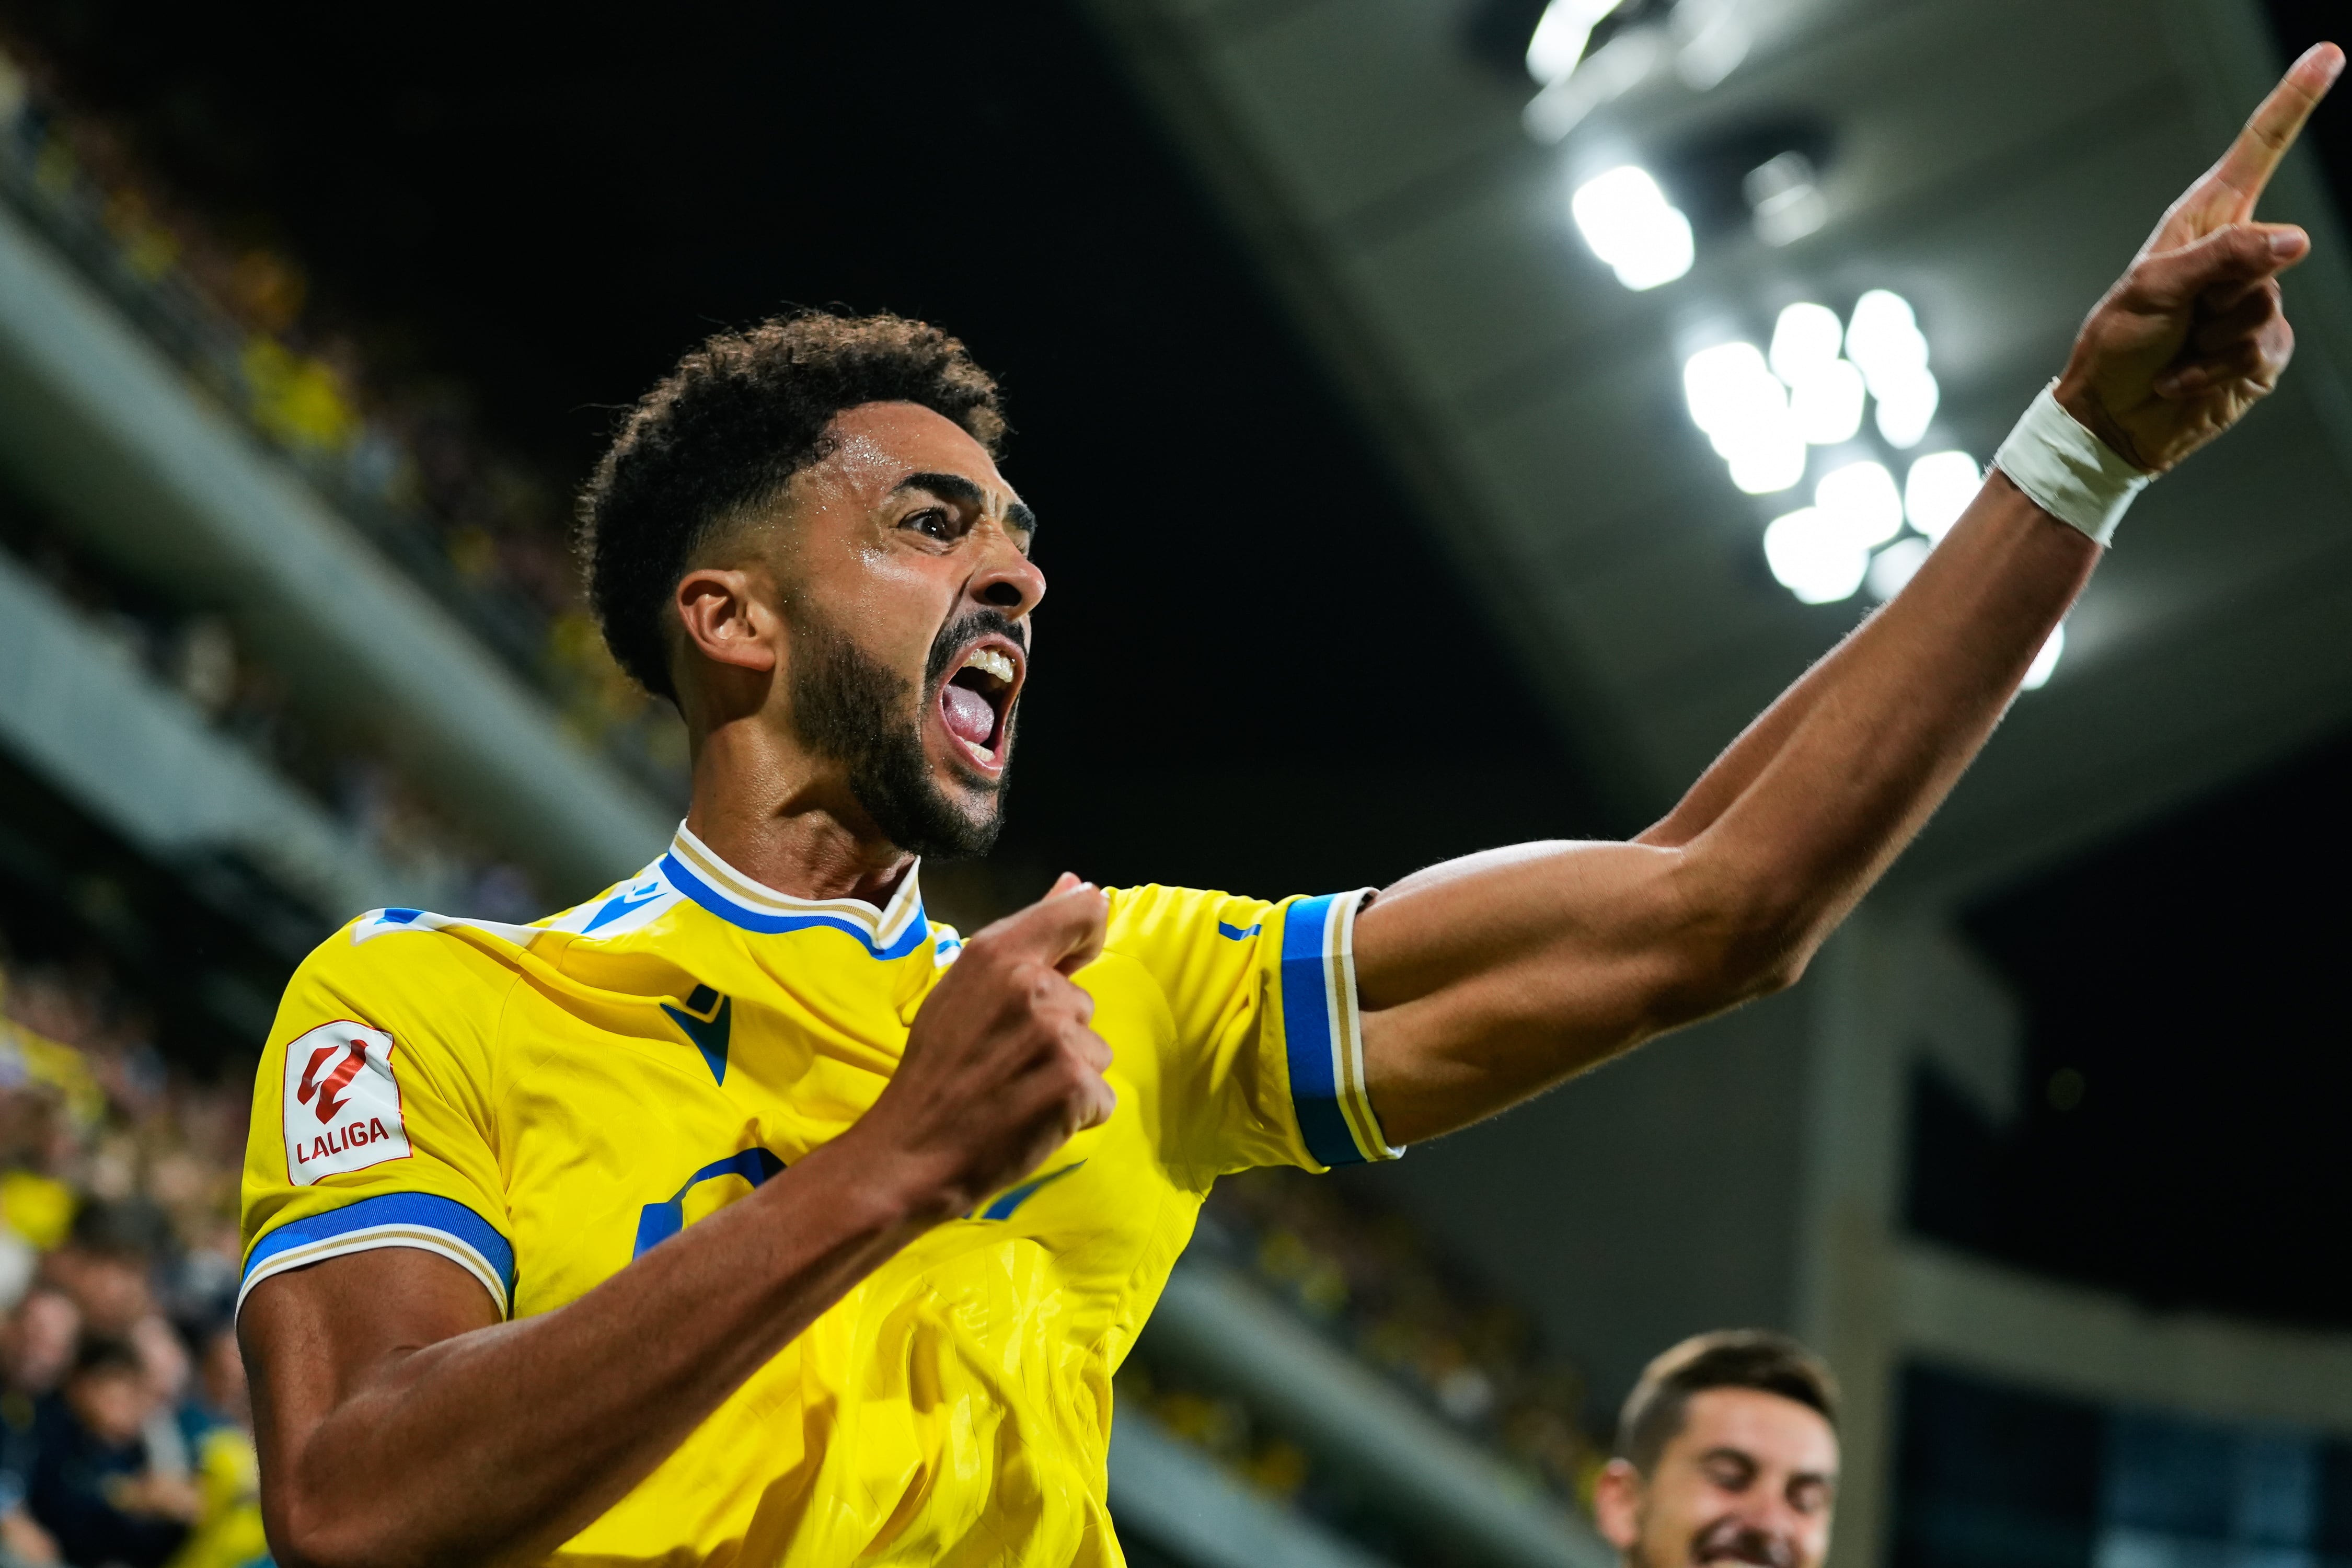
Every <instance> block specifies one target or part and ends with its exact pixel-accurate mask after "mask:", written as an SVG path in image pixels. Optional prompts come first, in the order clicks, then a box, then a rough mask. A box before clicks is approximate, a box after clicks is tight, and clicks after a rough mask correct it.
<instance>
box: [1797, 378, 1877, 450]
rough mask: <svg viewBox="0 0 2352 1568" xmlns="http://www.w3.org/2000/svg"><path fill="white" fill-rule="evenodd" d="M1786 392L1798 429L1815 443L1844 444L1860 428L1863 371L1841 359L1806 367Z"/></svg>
mask: <svg viewBox="0 0 2352 1568" xmlns="http://www.w3.org/2000/svg"><path fill="white" fill-rule="evenodd" d="M1789 393H1790V396H1789V407H1790V412H1791V413H1793V414H1794V415H1795V416H1796V419H1797V428H1798V430H1799V432H1800V433H1801V434H1802V435H1803V437H1804V438H1805V439H1806V440H1807V441H1809V442H1811V443H1812V444H1813V445H1814V446H1816V447H1837V446H1843V444H1844V443H1846V442H1848V441H1851V440H1853V437H1854V434H1855V433H1856V432H1857V431H1859V430H1860V429H1861V428H1862V403H1863V396H1862V394H1863V380H1862V372H1860V371H1858V370H1856V369H1854V367H1853V365H1852V364H1851V363H1848V362H1846V361H1844V360H1842V359H1833V360H1831V361H1830V362H1829V363H1826V364H1817V365H1811V366H1809V367H1807V368H1806V369H1805V371H1804V372H1803V374H1801V375H1799V376H1798V377H1797V378H1796V379H1795V380H1794V381H1791V382H1790V384H1789Z"/></svg>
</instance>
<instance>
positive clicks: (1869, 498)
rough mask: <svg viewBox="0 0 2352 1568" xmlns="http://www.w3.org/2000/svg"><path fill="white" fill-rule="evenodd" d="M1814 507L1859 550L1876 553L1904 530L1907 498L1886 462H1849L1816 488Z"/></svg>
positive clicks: (1825, 477)
mask: <svg viewBox="0 0 2352 1568" xmlns="http://www.w3.org/2000/svg"><path fill="white" fill-rule="evenodd" d="M1813 505H1814V507H1815V508H1816V509H1817V510H1819V511H1820V512H1821V513H1822V516H1824V517H1828V518H1832V519H1834V520H1836V521H1837V523H1838V526H1840V527H1841V528H1843V529H1844V530H1846V531H1847V533H1848V534H1849V535H1850V536H1851V537H1852V538H1853V543H1854V546H1855V548H1857V549H1859V550H1864V551H1868V550H1874V549H1875V548H1877V547H1878V546H1879V545H1882V544H1884V543H1885V542H1887V541H1888V540H1890V539H1892V538H1894V537H1895V535H1896V534H1898V533H1900V532H1902V531H1903V497H1902V495H1901V493H1900V492H1899V491H1897V490H1896V489H1895V476H1894V475H1893V474H1890V473H1888V472H1887V471H1886V466H1885V464H1883V463H1874V462H1868V461H1864V462H1859V463H1848V464H1846V465H1845V466H1844V467H1843V468H1838V469H1835V470H1833V471H1832V472H1830V473H1827V474H1824V475H1822V481H1821V483H1819V484H1817V485H1815V486H1814V487H1813Z"/></svg>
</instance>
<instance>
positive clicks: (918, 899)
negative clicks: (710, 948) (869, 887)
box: [661, 822, 930, 958]
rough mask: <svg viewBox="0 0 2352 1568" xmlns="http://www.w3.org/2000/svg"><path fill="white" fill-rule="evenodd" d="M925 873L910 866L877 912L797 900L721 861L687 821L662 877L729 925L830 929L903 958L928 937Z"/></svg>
mask: <svg viewBox="0 0 2352 1568" xmlns="http://www.w3.org/2000/svg"><path fill="white" fill-rule="evenodd" d="M921 871H922V864H921V862H920V861H918V862H916V863H915V864H913V865H911V866H908V868H907V875H906V877H905V878H904V879H902V880H901V881H900V882H899V884H898V892H897V893H895V894H894V895H892V897H891V900H890V901H889V903H887V904H886V905H885V906H883V907H882V908H881V909H879V910H877V909H876V908H875V907H874V906H873V905H872V904H869V903H866V902H865V901H863V900H858V899H796V898H793V896H792V895H791V894H790V893H780V892H778V891H776V890H775V889H773V888H771V887H768V886H766V885H765V884H763V883H760V882H755V881H753V880H752V879H751V878H749V877H747V876H745V875H743V873H742V872H740V871H738V870H737V869H735V868H734V867H732V866H730V865H729V864H728V863H727V862H726V861H724V860H722V859H720V858H719V857H718V856H717V855H716V854H714V853H713V852H712V850H711V848H710V847H709V845H707V844H705V843H704V842H703V841H702V840H701V839H699V838H697V837H695V836H694V835H693V834H692V833H690V832H688V830H687V826H686V824H685V823H683V822H681V823H679V824H678V825H677V836H676V837H673V838H671V840H670V841H669V853H668V854H667V855H664V856H663V857H662V858H661V873H662V875H663V877H664V878H666V879H667V880H668V882H669V884H670V886H672V887H674V888H676V889H677V890H678V891H679V892H681V893H684V894H685V895H686V896H687V897H688V898H689V899H692V900H694V901H695V902H696V903H698V904H700V905H701V906H702V907H703V908H704V909H706V910H709V911H710V912H711V913H712V914H714V915H717V916H718V917H719V919H720V920H723V921H727V922H728V923H730V925H736V926H740V927H741V928H742V929H743V930H745V931H760V932H762V933H768V934H772V933H776V932H780V931H806V930H808V929H809V928H811V927H813V926H829V927H831V928H832V929H834V930H835V931H846V932H847V933H848V934H849V935H851V936H854V937H856V939H857V940H858V941H859V942H862V943H863V944H864V945H865V947H866V952H870V953H872V954H873V955H874V956H875V957H877V958H904V957H906V956H907V955H908V953H910V952H914V951H916V950H917V949H918V948H919V947H921V946H922V945H923V943H924V941H925V939H926V938H927V937H928V936H929V931H930V925H929V921H928V920H927V919H926V918H925V917H924V914H923V894H922V889H921V888H920V887H919V880H920V873H921Z"/></svg>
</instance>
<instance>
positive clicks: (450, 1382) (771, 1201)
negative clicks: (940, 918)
mask: <svg viewBox="0 0 2352 1568" xmlns="http://www.w3.org/2000/svg"><path fill="white" fill-rule="evenodd" d="M1072 880H1073V879H1068V878H1065V879H1063V882H1062V883H1061V884H1060V885H1057V886H1056V888H1055V890H1054V893H1053V894H1052V895H1050V896H1048V898H1047V899H1046V900H1045V901H1044V902H1042V903H1040V904H1036V905H1033V906H1032V907H1031V908H1029V909H1027V910H1023V911H1022V912H1021V913H1019V914H1016V915H1013V916H1010V917H1008V918H1007V919H1006V920H1004V921H1000V922H998V923H997V924H996V925H995V926H992V927H991V928H989V930H987V931H982V932H981V933H980V934H979V935H977V936H975V937H973V938H972V940H971V942H968V943H966V944H965V947H964V951H963V953H962V956H961V959H960V960H959V961H958V962H957V963H956V965H955V967H954V969H953V970H951V971H950V973H949V974H948V975H947V976H946V977H945V978H944V979H942V980H941V981H940V984H939V986H938V988H937V989H936V990H935V991H933V992H932V994H931V995H930V997H929V999H928V1000H927V1001H926V1002H925V1004H924V1006H923V1009H922V1011H921V1012H920V1013H919V1015H918V1016H917V1018H916V1022H915V1026H914V1030H913V1032H912V1035H911V1037H910V1038H909V1040H908V1047H907V1052H906V1056H905V1058H904V1060H903V1063H902V1065H901V1066H900V1068H899V1070H898V1073H897V1075H896V1076H895V1077H893V1079H891V1082H890V1085H889V1087H888V1088H887V1089H885V1090H884V1091H883V1093H882V1096H881V1098H880V1100H877V1103H876V1104H875V1106H874V1109H873V1110H870V1111H868V1112H867V1113H866V1116H865V1117H864V1118H863V1119H862V1120H861V1121H858V1123H857V1124H856V1126H855V1127H854V1128H852V1129H851V1130H850V1131H847V1132H845V1133H844V1134H843V1135H842V1136H841V1137H839V1138H837V1139H835V1140H834V1141H833V1142H831V1143H828V1144H826V1145H824V1147H822V1148H820V1149H818V1150H816V1151H815V1152H813V1153H811V1154H810V1155H809V1156H808V1157H807V1158H805V1159H803V1160H802V1161H800V1162H799V1163H796V1164H795V1165H793V1167H792V1168H791V1169H790V1170H787V1171H785V1172H783V1173H781V1174H780V1175H778V1176H776V1177H775V1178H774V1179H773V1180H772V1181H770V1182H768V1183H766V1184H763V1185H762V1186H761V1187H760V1189H759V1190H758V1191H757V1192H755V1193H753V1194H751V1196H750V1197H748V1198H745V1199H743V1200H742V1201H741V1202H740V1203H737V1204H735V1205H731V1206H730V1207H728V1208H727V1209H725V1210H723V1211H721V1212H720V1213H719V1214H716V1215H711V1216H710V1217H709V1218H708V1219H705V1220H702V1221H700V1222H698V1223H697V1224H695V1225H692V1226H688V1227H687V1228H686V1229H685V1230H684V1231H682V1232H680V1233H679V1234H678V1235H677V1236H675V1237H671V1238H670V1239H668V1240H667V1241H665V1242H663V1243H662V1244H661V1245H660V1246H658V1247H655V1248H654V1249H653V1250H652V1251H650V1252H648V1253H646V1256H645V1257H643V1258H639V1259H638V1260H637V1261H635V1262H634V1263H632V1264H630V1265H629V1266H628V1267H627V1268H624V1269H622V1270H621V1271H620V1272H619V1273H618V1274H616V1275H614V1276H613V1278H611V1279H607V1280H606V1281H605V1282H604V1284H602V1285H600V1286H598V1287H597V1288H596V1289H593V1290H591V1291H590V1292H588V1294H586V1295H585V1296H583V1297H582V1298H580V1299H579V1300H576V1301H574V1302H572V1303H571V1304H570V1305H568V1306H565V1307H561V1308H558V1309H557V1310H554V1311H551V1312H545V1313H541V1314H540V1315H538V1316H536V1317H532V1318H528V1319H524V1320H521V1321H517V1322H511V1323H501V1322H499V1321H498V1312H497V1310H496V1309H495V1308H494V1307H493V1305H492V1304H491V1302H490V1300H489V1298H488V1296H487V1295H486V1294H485V1293H484V1292H483V1289H482V1288H481V1286H480V1285H478V1284H477V1283H476V1282H475V1280H474V1279H473V1277H472V1276H471V1275H469V1274H468V1273H467V1272H466V1271H465V1270H464V1269H462V1268H458V1267H457V1265H456V1264H454V1263H450V1262H447V1261H446V1260H445V1259H443V1258H437V1257H436V1256H434V1255H432V1254H430V1253H425V1252H420V1251H415V1250H412V1249H406V1248H385V1249H383V1250H379V1251H373V1252H360V1253H354V1254H351V1255H349V1256H345V1257H341V1258H333V1259H331V1260H329V1261H327V1262H324V1263H320V1264H316V1265H314V1266H312V1267H310V1268H303V1269H299V1270H295V1271H293V1272H290V1273H286V1274H281V1275H278V1276H275V1277H273V1278H271V1279H266V1280H264V1281H262V1282H261V1283H260V1284H258V1285H257V1286H256V1287H254V1289H253V1293H252V1294H251V1295H250V1296H249V1297H247V1300H246V1303H245V1307H244V1310H243V1311H242V1312H241V1313H240V1314H239V1317H238V1321H237V1332H238V1338H239V1340H240V1342H241V1343H242V1344H243V1347H244V1350H245V1358H246V1365H247V1367H248V1368H249V1369H250V1371H251V1373H252V1375H253V1392H254V1423H255V1429H256V1433H257V1437H258V1439H259V1443H260V1447H261V1460H262V1464H261V1474H262V1506H263V1511H264V1514H265V1517H266V1518H267V1520H268V1529H269V1540H270V1544H271V1547H272V1549H273V1551H274V1553H275V1556H276V1558H277V1561H278V1562H279V1563H283V1564H285V1565H286V1568H360V1565H366V1568H377V1565H383V1568H408V1565H415V1568H457V1565H461V1564H476V1563H523V1562H538V1561H540V1560H541V1559H542V1558H544V1557H545V1556H546V1555H547V1553H548V1552H551V1551H552V1550H553V1549H554V1548H555V1547H556V1546H557V1545H559V1544H561V1543H562V1542H563V1541H564V1540H566V1539H568V1538H569V1537H571V1536H572V1535H573V1534H575V1533H577V1532H578V1531H580V1530H581V1529H582V1528H583V1526H585V1525H586V1524H587V1523H588V1522H589V1521H592V1520H593V1519H594V1518H595V1517H596V1516H597V1515H598V1514H600V1513H602V1512H604V1510H606V1509H607V1508H609V1507H611V1506H612V1505H613V1503H614V1502H615V1501H617V1500H619V1499H620V1498H621V1496H622V1495H623V1494H624V1493H625V1492H626V1491H627V1490H628V1489H630V1488H631V1487H633V1486H634V1485H635V1484H636V1483H637V1482H638V1481H639V1480H641V1479H644V1478H645V1476H646V1474H647V1473H649V1472H650V1471H651V1470H652V1469H653V1468H654V1467H655V1466H656V1465H658V1464H659V1463H660V1462H661V1461H662V1460H663V1459H664V1458H667V1456H668V1454H669V1453H670V1452H671V1450H673V1449H674V1448H676V1447H677V1446H678V1444H679V1443H681V1442H683V1441H684V1440H685V1439H686V1437H687V1436H688V1434H689V1433H690V1432H692V1431H693V1429H694V1428H695V1427H696V1426H698V1425H699V1424H700V1422H701V1421H702V1420H703V1418H704V1417H705V1416H707V1415H709V1414H710V1412H711V1411H712V1410H714V1409H716V1408H717V1407H718V1405H719V1403H720V1402H721V1401H722V1400H724V1399H725V1398H726V1397H727V1396H728V1395H729V1394H731V1393H732V1392H733V1391H734V1390H735V1389H736V1388H737V1387H738V1386H739V1385H740V1384H742V1383H743V1381H744V1380H745V1379H746V1378H748V1377H750V1376H751V1373H753V1372H755V1371H757V1370H758V1369H759V1367H760V1366H761V1364H762V1363H764V1362H766V1361H767V1360H768V1358H769V1357H771V1356H772V1355H774V1354H775V1353H776V1352H778V1351H779V1350H781V1349H782V1348H783V1346H784V1345H785V1344H787V1343H788V1342H791V1341H792V1340H793V1338H794V1337H795V1336H797V1335H798V1334H799V1333H800V1332H801V1331H802V1330H803V1329H805V1328H807V1327H808V1325H809V1324H810V1323H811V1322H812V1321H814V1320H815V1318H816V1317H817V1315H818V1314H819V1313H821V1312H823V1311H824V1310H825V1309H826V1308H827V1307H829V1306H831V1305H832V1304H833V1303H834V1302H835V1300H838V1299H839V1298H840V1297H841V1295H842V1294H843V1292H845V1291H846V1290H847V1289H850V1287H852V1286H853V1285H855V1284H856V1283H857V1281H858V1280H860V1279H863V1278H865V1276H866V1275H867V1274H869V1273H871V1272H872V1271H873V1270H874V1269H875V1268H877V1267H879V1266H880V1265H881V1264H882V1263H883V1262H884V1261H885V1260H887V1258H889V1257H890V1256H891V1254H893V1253H894V1252H896V1251H897V1250H898V1248H899V1247H903V1246H904V1245H906V1244H907V1243H908V1241H910V1240H912V1239H914V1238H915V1237H917V1236H919V1235H920V1234H922V1233H923V1232H924V1231H925V1230H927V1229H929V1227H930V1226H934V1225H937V1224H939V1223H940V1221H942V1220H945V1219H948V1218H950V1217H952V1216H953V1215H959V1214H962V1213H964V1212H966V1211H967V1210H969V1209H971V1207H972V1206H974V1205H976V1204H977V1203H978V1202H979V1201H980V1200H982V1198H984V1197H986V1196H987V1195H988V1194H990V1193H992V1192H995V1191H997V1190H999V1189H1001V1188H1003V1187H1004V1186H1007V1185H1009V1184H1012V1183H1013V1182H1015V1181H1017V1180H1019V1179H1020V1178H1021V1177H1022V1176H1023V1175H1025V1174H1026V1173H1029V1172H1030V1171H1032V1170H1034V1169H1035V1168H1036V1166H1037V1165H1038V1163H1041V1162H1042V1161H1043V1160H1044V1159H1045V1157H1046V1156H1047V1155H1048V1154H1050V1153H1051V1152H1053V1151H1054V1150H1055V1148H1057V1147H1058V1146H1060V1144H1061V1143H1062V1142H1064V1141H1065V1140H1066V1139H1067V1138H1068V1137H1069V1136H1070V1135H1071V1134H1072V1133H1073V1132H1076V1131H1079V1130H1081V1129H1083V1128H1086V1127H1090V1126H1093V1125H1095V1124H1096V1123H1097V1122H1098V1121H1102V1120H1103V1119H1104V1118H1105V1117H1107V1116H1108V1115H1109V1113H1110V1110H1111V1091H1110V1089H1109V1086H1108V1085H1107V1084H1106V1083H1105V1082H1104V1081H1103V1079H1102V1071H1103V1069H1104V1068H1106V1067H1108V1065H1109V1062H1110V1050H1109V1047H1108V1046H1106V1045H1104V1044H1103V1042H1102V1041H1101V1039H1100V1038H1098V1037H1097V1036H1096V1035H1095V1034H1094V1033H1093V1032H1092V1030H1091V1029H1090V1028H1089V1027H1088V1021H1089V1019H1090V1018H1091V1017H1092V1014H1093V1003H1092V1001H1091V999H1089V998H1088V997H1087V994H1086V993H1085V992H1083V991H1081V990H1079V989H1078V988H1077V987H1076V985H1074V984H1070V983H1069V981H1068V980H1067V979H1066V975H1067V974H1068V973H1075V972H1076V970H1077V969H1078V968H1079V967H1081V966H1083V965H1084V964H1085V963H1087V962H1089V961H1090V960H1092V959H1093V958H1094V956H1095V955H1096V953H1097V952H1099V951H1100V949H1101V945H1102V940H1103V929H1104V921H1105V919H1106V917H1107V912H1108V906H1107V905H1106V904H1105V902H1104V900H1103V898H1102V896H1101V895H1100V894H1099V893H1097V892H1095V891H1094V890H1093V889H1090V888H1076V887H1073V886H1071V883H1072Z"/></svg>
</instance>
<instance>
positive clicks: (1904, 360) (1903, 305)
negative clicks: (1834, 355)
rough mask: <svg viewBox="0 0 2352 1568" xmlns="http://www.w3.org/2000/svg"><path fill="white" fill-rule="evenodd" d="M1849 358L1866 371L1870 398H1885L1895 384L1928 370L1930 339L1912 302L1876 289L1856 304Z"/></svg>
mask: <svg viewBox="0 0 2352 1568" xmlns="http://www.w3.org/2000/svg"><path fill="white" fill-rule="evenodd" d="M1845 357H1846V358H1848V359H1850V360H1852V361H1853V363H1855V364H1857V365H1859V366H1861V367H1862V374H1863V377H1864V380H1866V381H1868V382H1869V383H1870V395H1872V396H1873V397H1884V396H1885V393H1883V392H1881V391H1880V390H1879V384H1880V383H1882V382H1886V383H1889V384H1892V383H1894V382H1897V381H1900V380H1901V379H1903V378H1904V377H1906V376H1907V375H1909V374H1913V373H1914V372H1916V371H1923V370H1925V369H1927V336H1926V334H1924V333H1922V332H1921V331H1919V318H1918V317H1917V315H1916V314H1915V313H1914V312H1913V310H1912V309H1911V303H1910V301H1909V300H1906V299H1904V298H1903V296H1902V295H1900V294H1897V293H1895V292H1893V291H1892V290H1890V289H1872V290H1871V291H1870V292H1869V293H1867V294H1864V296H1863V297H1862V298H1861V299H1859V300H1855V301H1854V306H1853V319H1852V321H1850V322H1849V323H1848V324H1847V327H1846V330H1845Z"/></svg>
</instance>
